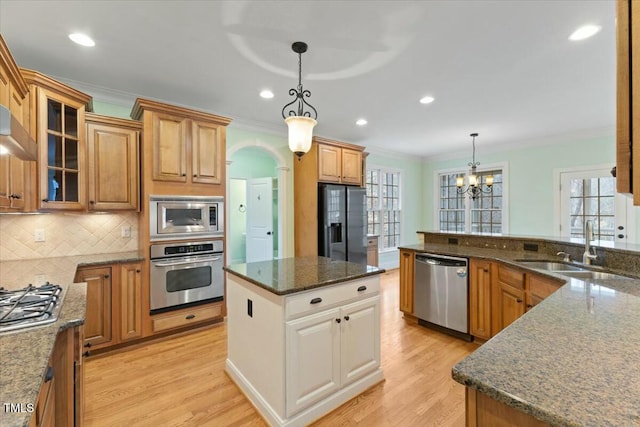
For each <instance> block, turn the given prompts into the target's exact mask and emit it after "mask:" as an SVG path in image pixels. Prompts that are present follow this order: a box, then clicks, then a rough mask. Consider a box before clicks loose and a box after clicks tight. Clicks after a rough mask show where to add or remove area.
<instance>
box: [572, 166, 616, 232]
mask: <svg viewBox="0 0 640 427" xmlns="http://www.w3.org/2000/svg"><path fill="white" fill-rule="evenodd" d="M615 189H616V181H615V178H613V177H597V178H586V179H572V180H571V181H570V189H569V203H570V208H571V213H570V220H569V221H570V231H569V232H570V236H571V237H584V223H585V221H587V220H589V219H591V220H593V233H594V237H595V239H596V240H614V239H615V224H616V221H615V219H616V216H615V195H616V193H615Z"/></svg>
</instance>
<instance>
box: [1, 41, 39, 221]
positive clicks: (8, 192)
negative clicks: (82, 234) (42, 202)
mask: <svg viewBox="0 0 640 427" xmlns="http://www.w3.org/2000/svg"><path fill="white" fill-rule="evenodd" d="M0 105H3V106H4V107H6V108H7V109H8V110H9V111H10V112H11V115H12V116H13V117H14V118H15V119H16V120H17V121H18V123H19V124H20V125H22V126H23V127H24V128H25V129H27V130H29V129H30V115H29V114H30V113H29V105H30V100H29V87H28V85H27V82H26V81H25V80H24V78H23V77H22V75H21V74H20V70H19V69H18V66H17V65H16V63H15V61H14V59H13V57H12V56H11V52H10V51H9V48H8V47H7V45H6V43H5V42H4V39H3V38H2V36H1V35H0ZM5 148H7V149H9V150H10V149H11V148H13V147H5ZM34 154H35V153H34ZM32 167H35V162H34V161H29V160H23V159H21V158H20V157H18V156H16V155H12V154H5V155H0V211H3V212H4V211H11V212H22V211H28V210H30V209H31V203H30V202H31V195H32V194H31V190H30V189H31V187H32V185H33V183H32V181H31V168H32Z"/></svg>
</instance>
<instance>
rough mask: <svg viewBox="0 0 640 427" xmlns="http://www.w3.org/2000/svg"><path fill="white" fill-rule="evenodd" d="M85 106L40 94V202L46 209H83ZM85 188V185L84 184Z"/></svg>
mask: <svg viewBox="0 0 640 427" xmlns="http://www.w3.org/2000/svg"><path fill="white" fill-rule="evenodd" d="M84 109H85V107H84V105H82V104H79V103H74V102H72V101H71V100H68V101H65V100H64V98H63V97H60V99H58V97H56V96H55V95H54V94H50V93H48V92H47V91H45V90H42V91H41V95H40V101H39V111H38V114H39V115H41V118H40V120H39V125H40V129H39V130H38V134H39V144H41V147H40V163H41V165H40V187H41V188H40V196H41V197H40V198H41V208H43V209H82V208H83V206H84V199H85V198H86V197H85V190H84V189H83V187H82V185H83V178H82V173H83V168H84V164H85V162H84V161H83V156H84V150H85V148H84V144H85V142H84V141H85V137H84V134H83V132H81V129H83V128H84ZM85 185H86V184H85Z"/></svg>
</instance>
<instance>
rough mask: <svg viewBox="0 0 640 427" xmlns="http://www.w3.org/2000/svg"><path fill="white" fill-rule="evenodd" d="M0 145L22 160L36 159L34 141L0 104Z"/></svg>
mask: <svg viewBox="0 0 640 427" xmlns="http://www.w3.org/2000/svg"><path fill="white" fill-rule="evenodd" d="M0 145H2V146H3V147H4V148H6V149H7V150H9V152H10V153H11V154H13V155H14V156H16V157H18V158H20V159H22V160H36V159H37V148H38V147H37V145H36V142H35V141H34V140H33V138H31V136H30V135H29V132H27V130H26V129H25V128H24V127H23V126H22V125H21V124H20V122H19V121H18V119H16V118H15V117H13V116H12V115H11V112H10V111H9V110H8V109H7V107H5V106H4V105H0Z"/></svg>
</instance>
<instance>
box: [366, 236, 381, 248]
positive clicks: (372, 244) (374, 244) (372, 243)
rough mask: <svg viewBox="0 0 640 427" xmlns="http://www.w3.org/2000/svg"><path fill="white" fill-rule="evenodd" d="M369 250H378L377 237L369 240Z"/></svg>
mask: <svg viewBox="0 0 640 427" xmlns="http://www.w3.org/2000/svg"><path fill="white" fill-rule="evenodd" d="M367 249H376V250H377V249H378V238H377V237H369V238H368V239H367Z"/></svg>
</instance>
